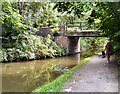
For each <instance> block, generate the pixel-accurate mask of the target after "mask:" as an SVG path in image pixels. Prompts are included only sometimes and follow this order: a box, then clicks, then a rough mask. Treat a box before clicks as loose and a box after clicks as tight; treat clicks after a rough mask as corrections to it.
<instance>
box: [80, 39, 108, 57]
mask: <svg viewBox="0 0 120 94" xmlns="http://www.w3.org/2000/svg"><path fill="white" fill-rule="evenodd" d="M106 40H107V39H106V38H81V40H80V45H81V55H82V56H85V57H87V56H90V55H93V54H95V53H97V52H101V51H103V50H104V49H105V45H106Z"/></svg>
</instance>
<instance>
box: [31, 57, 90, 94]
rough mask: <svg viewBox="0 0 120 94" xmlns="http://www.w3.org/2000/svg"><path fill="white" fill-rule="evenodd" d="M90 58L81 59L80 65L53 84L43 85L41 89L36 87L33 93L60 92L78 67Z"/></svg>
mask: <svg viewBox="0 0 120 94" xmlns="http://www.w3.org/2000/svg"><path fill="white" fill-rule="evenodd" d="M91 58H92V57H88V58H85V59H83V60H82V61H81V62H80V64H78V65H77V66H75V67H73V68H72V69H70V70H69V71H67V72H66V73H65V74H63V75H61V76H59V77H58V78H56V79H55V80H54V81H53V82H51V83H48V84H46V85H43V86H42V87H38V88H37V89H35V90H34V91H33V92H60V90H61V89H62V87H63V85H64V84H65V83H66V82H67V81H69V80H70V79H71V78H72V75H73V73H74V72H75V71H76V70H77V69H78V68H80V67H82V66H83V65H84V64H85V63H86V62H88V61H89V60H90V59H91Z"/></svg>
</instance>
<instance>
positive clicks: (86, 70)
mask: <svg viewBox="0 0 120 94" xmlns="http://www.w3.org/2000/svg"><path fill="white" fill-rule="evenodd" d="M62 92H118V65H117V63H116V62H115V61H114V60H113V57H112V60H111V63H110V64H108V63H107V60H106V58H101V57H100V56H99V55H94V56H93V58H92V59H91V60H90V61H89V62H88V63H86V64H85V65H84V66H83V67H82V68H80V69H78V70H77V71H76V72H75V73H74V74H73V78H72V79H71V80H70V81H69V82H68V83H66V84H65V85H64V89H63V91H62Z"/></svg>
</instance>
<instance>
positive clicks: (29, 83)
mask: <svg viewBox="0 0 120 94" xmlns="http://www.w3.org/2000/svg"><path fill="white" fill-rule="evenodd" d="M78 63H80V55H79V54H77V55H74V56H66V57H59V58H52V59H46V60H33V61H27V62H12V63H3V64H2V65H1V66H2V91H3V92H31V91H32V90H34V89H35V88H36V87H38V86H41V85H43V84H46V83H49V82H50V81H52V80H54V79H55V78H56V77H58V76H59V75H61V74H63V73H64V72H65V71H67V70H69V69H70V68H72V67H73V66H75V65H77V64H78Z"/></svg>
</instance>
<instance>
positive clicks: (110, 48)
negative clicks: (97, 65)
mask: <svg viewBox="0 0 120 94" xmlns="http://www.w3.org/2000/svg"><path fill="white" fill-rule="evenodd" d="M105 50H106V57H107V63H110V55H111V53H112V42H111V41H109V42H108V43H107V44H106V47H105Z"/></svg>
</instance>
